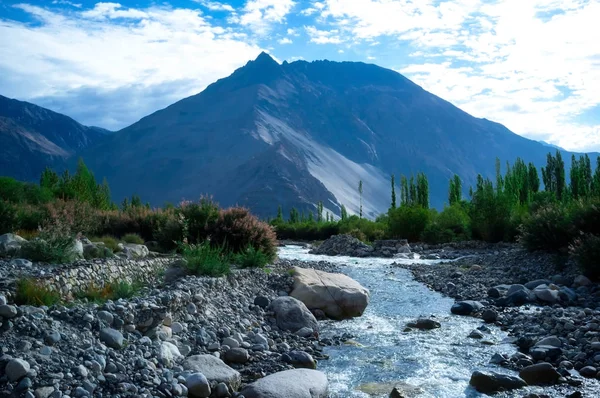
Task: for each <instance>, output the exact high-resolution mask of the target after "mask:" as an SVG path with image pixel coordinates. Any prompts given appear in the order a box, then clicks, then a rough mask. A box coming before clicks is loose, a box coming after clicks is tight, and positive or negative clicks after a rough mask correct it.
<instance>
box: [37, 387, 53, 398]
mask: <svg viewBox="0 0 600 398" xmlns="http://www.w3.org/2000/svg"><path fill="white" fill-rule="evenodd" d="M53 392H54V387H40V388H36V390H35V392H34V393H33V395H34V396H35V398H48V397H50V396H51V395H52V393H53Z"/></svg>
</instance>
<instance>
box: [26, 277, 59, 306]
mask: <svg viewBox="0 0 600 398" xmlns="http://www.w3.org/2000/svg"><path fill="white" fill-rule="evenodd" d="M15 302H16V303H17V304H19V305H35V306H41V305H45V306H51V305H54V304H58V303H60V302H61V297H60V294H58V293H57V292H55V291H53V290H50V289H49V288H47V287H46V286H44V285H43V284H41V283H39V282H37V281H35V280H33V279H29V278H25V279H19V280H18V281H17V288H16V297H15Z"/></svg>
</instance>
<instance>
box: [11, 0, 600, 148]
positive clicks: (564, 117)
mask: <svg viewBox="0 0 600 398" xmlns="http://www.w3.org/2000/svg"><path fill="white" fill-rule="evenodd" d="M598 21H600V2H599V1H598V0H528V1H523V0H485V1H480V0H415V1H409V0H320V1H310V0H304V1H296V0H237V1H221V2H220V1H209V0H179V1H170V2H166V1H146V0H132V1H129V0H127V1H126V0H122V1H120V2H117V1H115V2H97V1H87V0H86V1H84V0H73V1H66V0H47V1H44V0H30V1H27V0H23V1H13V0H0V94H2V95H5V96H9V97H13V98H18V99H21V100H27V101H31V102H34V103H37V104H39V105H42V106H46V107H48V108H50V109H53V110H56V111H58V112H62V113H65V114H67V115H69V116H72V117H73V118H75V119H76V120H78V121H80V122H82V123H84V124H89V125H98V126H101V127H105V128H109V129H113V130H116V129H119V128H122V127H125V126H127V125H129V124H131V123H133V122H135V121H137V120H138V119H140V118H141V117H143V116H145V115H147V114H149V113H151V112H153V111H155V110H157V109H160V108H163V107H165V106H167V105H169V104H171V103H173V102H175V101H177V100H179V99H181V98H183V97H186V96H189V95H192V94H195V93H197V92H199V91H201V90H202V89H204V88H205V87H206V86H207V85H208V84H210V83H212V82H213V81H215V80H216V79H218V78H221V77H225V76H227V75H229V74H230V73H231V72H232V71H233V70H234V69H236V68H237V67H240V66H242V65H244V64H245V63H246V62H247V61H248V60H249V59H253V58H255V57H256V56H257V55H258V54H259V53H260V51H263V50H265V51H267V52H269V53H270V54H271V55H272V56H273V57H274V58H275V59H277V60H279V61H283V60H287V61H293V60H297V59H304V60H307V61H312V60H316V59H330V60H336V61H363V62H372V63H375V64H378V65H381V66H384V67H386V68H390V69H394V70H396V71H398V72H400V73H402V74H404V75H405V76H407V77H408V78H410V79H412V80H413V81H415V82H416V83H417V84H420V85H421V86H423V87H424V88H425V89H427V90H429V91H431V92H433V93H434V94H436V95H439V96H440V97H442V98H444V99H446V100H449V101H451V102H453V103H454V104H456V105H457V106H459V107H461V108H462V109H464V110H465V111H467V112H469V113H471V114H473V115H474V116H477V117H485V118H487V119H490V120H494V121H497V122H500V123H503V124H505V125H506V126H507V127H508V128H510V129H511V130H513V131H514V132H516V133H518V134H522V135H524V136H527V137H530V138H533V139H538V140H546V141H548V142H550V143H553V144H556V145H559V146H562V147H564V148H567V149H570V150H580V151H587V150H600V94H599V93H600V45H598V43H599V42H600V29H598Z"/></svg>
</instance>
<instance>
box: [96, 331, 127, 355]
mask: <svg viewBox="0 0 600 398" xmlns="http://www.w3.org/2000/svg"><path fill="white" fill-rule="evenodd" d="M100 341H102V342H103V343H104V344H105V345H106V346H108V347H111V348H114V349H115V350H118V349H120V348H121V347H123V335H122V334H121V332H119V331H118V330H115V329H111V328H104V329H102V330H100Z"/></svg>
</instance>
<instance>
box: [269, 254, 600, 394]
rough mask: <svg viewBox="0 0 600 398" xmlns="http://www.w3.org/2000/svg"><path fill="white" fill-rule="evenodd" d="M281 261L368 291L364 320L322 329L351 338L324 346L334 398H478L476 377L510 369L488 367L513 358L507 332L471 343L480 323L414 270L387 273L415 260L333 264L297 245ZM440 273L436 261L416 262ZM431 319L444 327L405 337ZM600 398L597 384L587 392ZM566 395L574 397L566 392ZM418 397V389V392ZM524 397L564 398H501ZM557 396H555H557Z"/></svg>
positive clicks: (494, 332)
mask: <svg viewBox="0 0 600 398" xmlns="http://www.w3.org/2000/svg"><path fill="white" fill-rule="evenodd" d="M279 257H281V258H286V259H296V260H305V261H320V260H324V261H328V262H331V263H335V264H338V265H340V266H341V270H342V272H343V273H344V274H346V275H348V276H350V277H351V278H353V279H355V280H356V281H358V282H359V283H360V284H362V285H363V286H364V287H366V288H368V289H369V291H370V300H369V306H368V307H367V310H366V311H365V313H364V314H363V316H361V317H359V318H354V319H351V320H346V321H342V322H331V321H328V322H325V323H324V325H323V326H322V330H321V335H322V336H323V337H327V336H332V335H341V334H343V333H350V334H352V335H353V336H354V338H353V339H352V341H351V342H350V344H344V345H342V346H333V347H327V348H326V349H325V353H326V354H328V355H329V356H330V358H329V360H326V361H320V362H319V370H321V371H323V372H325V373H326V374H327V377H328V379H329V382H330V396H331V397H340V398H341V397H387V396H388V395H389V393H390V391H391V389H392V385H393V384H394V383H397V382H402V383H407V384H408V385H409V386H414V387H417V388H418V390H417V391H418V392H419V393H418V394H416V395H414V396H418V397H436V398H437V397H440V398H441V397H479V396H481V394H479V393H477V392H476V391H474V390H473V389H472V388H470V387H469V379H470V377H471V373H472V372H473V371H474V370H493V371H496V372H501V373H510V371H509V370H506V369H502V368H500V367H497V366H494V365H491V364H489V360H490V358H491V357H492V355H493V354H495V353H506V354H509V355H510V354H513V353H514V352H515V350H516V349H515V346H514V345H512V344H508V343H507V342H505V341H504V340H505V339H506V337H507V335H506V333H504V332H502V331H501V330H500V329H499V328H496V327H490V332H489V333H484V334H485V337H484V339H483V341H482V340H476V339H472V338H468V337H467V336H468V335H469V333H470V332H471V331H472V330H473V329H476V328H478V327H480V326H481V325H483V323H482V321H481V320H478V319H475V318H471V317H461V316H455V315H451V314H450V307H451V306H452V304H453V303H454V300H453V299H451V298H447V297H444V296H442V295H441V294H439V293H437V292H434V291H432V290H430V289H428V288H427V287H426V286H425V285H423V284H422V283H419V282H417V281H415V280H414V279H413V277H412V275H411V274H410V272H409V271H407V270H405V269H402V268H397V267H393V266H390V264H391V263H392V262H394V261H395V262H406V263H410V262H414V260H400V259H393V260H392V259H383V258H365V259H359V258H352V257H341V256H340V257H329V256H318V255H311V254H308V250H307V249H304V248H301V247H299V246H286V247H282V248H281V249H280V252H279ZM419 262H420V263H426V264H427V263H429V264H431V265H432V266H435V264H436V261H427V260H419ZM420 316H424V317H429V316H434V317H435V318H436V319H437V320H438V321H439V322H440V323H441V324H442V327H441V328H440V329H435V330H432V331H411V332H403V330H404V328H405V326H406V324H407V323H408V322H411V321H414V320H416V319H417V318H418V317H420ZM583 389H584V390H585V391H589V392H591V393H592V395H585V396H595V397H600V388H599V387H598V384H597V383H592V382H588V384H587V385H586V386H585V388H583ZM567 391H569V390H567ZM413 392H414V390H413ZM526 392H536V393H542V392H545V393H546V394H548V395H550V396H552V397H554V396H564V393H562V394H560V395H558V394H559V392H558V390H555V389H546V390H544V389H541V388H536V387H530V388H527V389H521V390H518V391H515V392H513V393H512V395H511V394H501V395H498V396H501V397H513V396H514V397H522V396H523V395H525V393H526ZM555 394H556V395H555Z"/></svg>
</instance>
